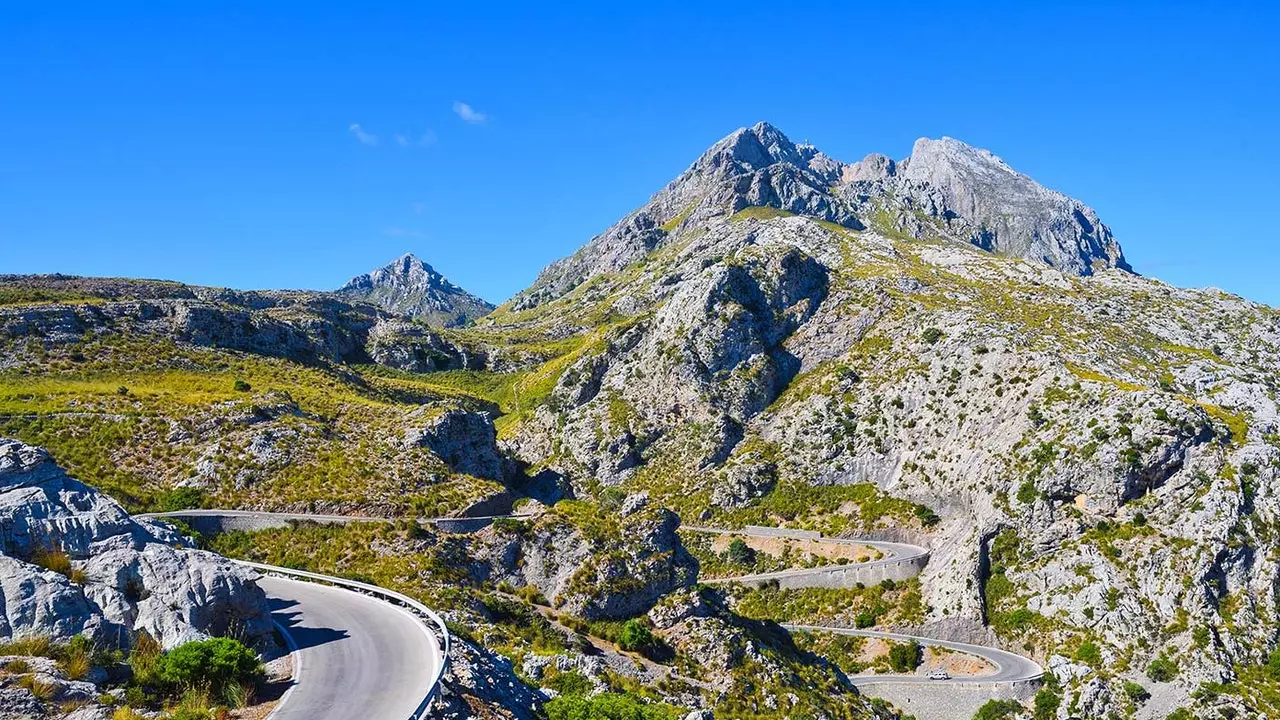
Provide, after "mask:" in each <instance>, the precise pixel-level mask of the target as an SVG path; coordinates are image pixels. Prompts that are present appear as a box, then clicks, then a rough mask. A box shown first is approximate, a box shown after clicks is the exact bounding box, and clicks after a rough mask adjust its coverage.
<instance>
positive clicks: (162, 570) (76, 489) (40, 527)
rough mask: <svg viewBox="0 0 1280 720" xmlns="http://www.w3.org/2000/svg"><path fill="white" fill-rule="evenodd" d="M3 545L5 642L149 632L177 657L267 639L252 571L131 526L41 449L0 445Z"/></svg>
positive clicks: (120, 641)
mask: <svg viewBox="0 0 1280 720" xmlns="http://www.w3.org/2000/svg"><path fill="white" fill-rule="evenodd" d="M0 538H2V539H3V543H4V545H3V554H2V555H0V603H2V604H3V608H2V609H3V613H2V617H0V636H2V637H8V638H17V637H27V636H46V637H49V638H51V639H55V640H68V639H70V638H72V637H74V636H76V635H85V636H87V637H89V638H90V639H91V640H93V641H95V642H99V643H103V644H105V645H108V646H117V645H119V646H124V647H128V646H129V645H130V644H131V643H132V641H133V639H134V638H135V637H136V636H137V634H138V633H140V632H146V633H147V634H149V635H150V636H151V637H152V638H154V639H155V640H157V641H159V642H160V643H161V644H162V645H163V646H164V647H165V648H172V647H175V646H177V645H180V644H182V643H184V642H188V641H191V640H198V639H202V638H205V637H208V636H210V635H227V634H232V633H234V634H236V635H237V636H239V637H244V638H246V639H247V640H248V641H249V642H251V643H252V642H254V641H256V640H258V639H261V638H264V637H266V636H267V635H268V634H269V633H270V632H271V621H270V619H269V611H268V609H267V603H266V597H265V596H264V595H263V592H262V590H261V589H259V588H258V586H257V584H256V583H255V582H254V577H253V573H252V572H251V571H249V570H246V569H244V568H241V567H239V566H237V565H234V564H232V563H231V562H229V561H228V560H226V559H224V558H221V557H219V556H217V555H214V554H213V553H209V552H203V551H200V550H194V549H191V548H189V547H187V541H186V540H185V539H184V538H183V537H181V536H180V535H178V534H177V533H175V532H173V531H172V530H170V529H168V528H167V527H165V526H162V525H158V524H154V523H150V522H147V521H143V520H135V519H133V518H131V517H130V516H129V515H128V514H127V513H126V512H125V511H124V510H123V509H122V508H121V507H120V506H119V505H118V504H116V503H115V502H114V501H112V500H111V499H110V498H108V497H106V496H105V495H102V494H101V493H99V492H97V491H96V490H94V489H93V488H91V487H89V486H87V485H84V484H83V483H80V482H77V481H76V480H74V479H72V478H70V477H68V476H67V474H66V473H65V472H64V471H63V470H62V469H61V468H59V467H58V466H57V465H55V464H54V462H53V461H52V459H50V457H49V456H48V454H47V453H46V452H45V451H44V450H42V449H40V448H36V447H32V446H30V445H26V444H23V443H21V442H17V441H14V440H8V439H0ZM51 559H62V561H63V562H60V563H57V564H55V563H54V562H52V561H51ZM42 563H43V564H42ZM46 565H47V566H50V567H55V568H59V569H61V570H62V572H59V571H55V570H51V569H47V568H46V567H45V566H46ZM64 572H65V573H67V574H63V573H64Z"/></svg>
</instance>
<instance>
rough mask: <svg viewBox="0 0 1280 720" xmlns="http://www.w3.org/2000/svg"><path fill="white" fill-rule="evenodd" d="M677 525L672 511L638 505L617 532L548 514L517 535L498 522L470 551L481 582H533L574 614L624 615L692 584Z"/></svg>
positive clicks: (692, 572) (691, 570)
mask: <svg viewBox="0 0 1280 720" xmlns="http://www.w3.org/2000/svg"><path fill="white" fill-rule="evenodd" d="M679 523H680V519H679V518H678V517H676V515H675V514H674V513H672V512H671V511H669V510H664V509H660V508H649V507H646V508H637V509H635V510H634V511H633V512H632V513H631V514H629V515H628V516H626V517H625V518H624V519H623V520H622V521H621V523H620V525H619V527H618V529H617V531H616V534H614V533H601V532H600V531H598V530H595V529H593V528H592V527H591V526H590V525H587V526H585V527H580V526H579V525H577V524H574V523H573V522H568V521H566V520H565V518H564V517H562V516H560V515H557V514H549V515H546V516H544V517H542V518H541V519H538V520H535V521H532V523H531V525H529V526H528V527H521V528H519V529H518V530H516V531H514V532H513V531H512V529H510V528H500V527H495V528H494V529H493V530H491V531H488V532H487V533H486V534H485V535H484V536H483V537H484V540H485V541H484V542H483V543H480V544H478V545H477V546H476V547H475V548H474V549H473V551H474V552H475V554H476V557H477V558H478V559H479V560H480V562H482V563H484V566H485V569H484V573H485V579H490V580H493V581H495V582H502V581H506V582H509V583H511V584H512V585H514V586H517V587H523V586H525V585H532V586H534V587H536V588H538V590H539V592H541V593H542V594H543V595H544V596H545V597H547V598H548V599H549V600H551V601H552V602H554V603H555V604H556V606H557V607H558V608H560V609H561V610H563V611H565V612H568V613H570V614H573V615H577V616H578V617H583V618H587V619H599V618H626V617H633V616H635V615H637V614H639V613H642V612H644V611H646V610H648V609H649V608H650V607H651V606H652V605H653V603H654V602H656V601H657V600H658V598H660V597H662V596H663V595H665V594H667V593H669V592H671V591H672V590H674V589H676V588H680V587H684V586H687V585H689V584H691V583H692V582H693V580H694V575H695V567H696V563H695V561H694V560H693V558H692V557H691V556H690V555H689V553H688V552H687V551H686V550H685V549H684V547H683V546H682V545H681V544H680V539H679V537H678V536H677V535H676V532H675V530H676V527H678V526H679Z"/></svg>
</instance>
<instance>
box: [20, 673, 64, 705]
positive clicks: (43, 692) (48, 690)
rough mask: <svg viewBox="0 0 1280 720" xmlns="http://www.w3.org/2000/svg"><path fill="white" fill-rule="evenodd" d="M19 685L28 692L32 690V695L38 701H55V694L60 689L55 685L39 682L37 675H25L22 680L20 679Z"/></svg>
mask: <svg viewBox="0 0 1280 720" xmlns="http://www.w3.org/2000/svg"><path fill="white" fill-rule="evenodd" d="M18 685H19V687H24V688H26V689H27V690H30V691H31V694H32V695H34V696H35V697H36V699H37V700H51V699H53V694H54V692H56V691H57V689H58V687H57V686H56V685H54V684H53V683H49V682H44V681H43V680H39V679H37V678H36V676H35V675H23V676H22V677H21V678H18Z"/></svg>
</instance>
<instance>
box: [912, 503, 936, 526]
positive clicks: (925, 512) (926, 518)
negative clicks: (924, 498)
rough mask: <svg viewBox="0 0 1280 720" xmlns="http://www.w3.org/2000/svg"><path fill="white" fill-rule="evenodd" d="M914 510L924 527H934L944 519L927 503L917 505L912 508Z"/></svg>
mask: <svg viewBox="0 0 1280 720" xmlns="http://www.w3.org/2000/svg"><path fill="white" fill-rule="evenodd" d="M912 512H913V513H915V516H916V519H917V520H919V521H920V524H921V525H923V526H924V527H933V526H934V525H937V524H938V523H939V522H940V521H941V520H942V518H940V517H938V514H937V513H935V512H934V511H933V510H932V509H930V508H929V507H927V506H925V505H916V506H915V507H914V508H912Z"/></svg>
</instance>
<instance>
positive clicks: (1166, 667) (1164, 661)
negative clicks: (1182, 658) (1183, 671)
mask: <svg viewBox="0 0 1280 720" xmlns="http://www.w3.org/2000/svg"><path fill="white" fill-rule="evenodd" d="M1177 676H1178V664H1177V663H1176V662H1174V661H1173V660H1172V659H1170V658H1167V657H1158V658H1156V659H1155V660H1152V661H1151V664H1150V665H1148V666H1147V677H1149V678H1151V679H1152V680H1154V681H1156V682H1169V681H1170V680H1172V679H1174V678H1175V677H1177Z"/></svg>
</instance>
